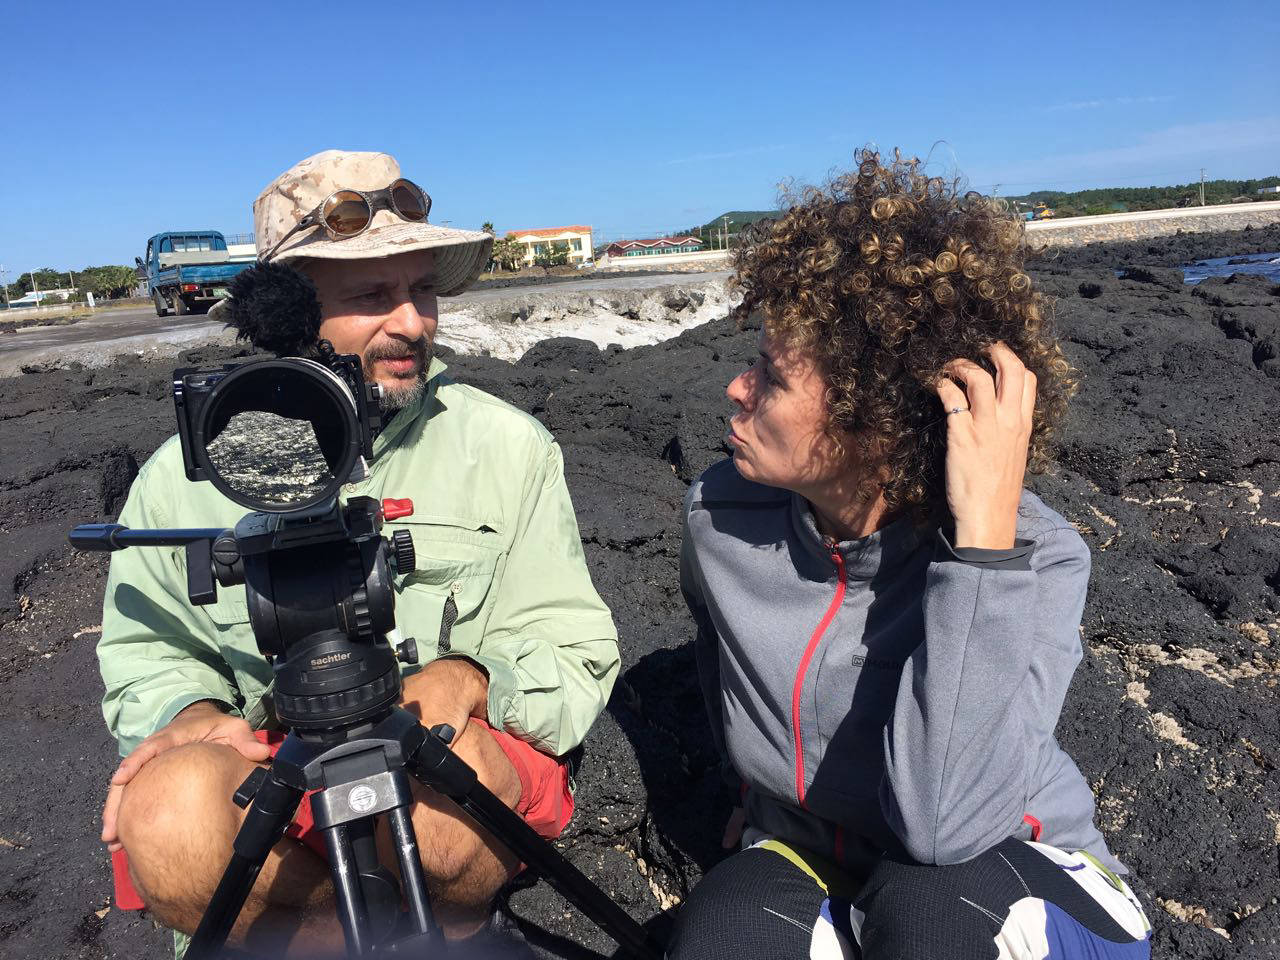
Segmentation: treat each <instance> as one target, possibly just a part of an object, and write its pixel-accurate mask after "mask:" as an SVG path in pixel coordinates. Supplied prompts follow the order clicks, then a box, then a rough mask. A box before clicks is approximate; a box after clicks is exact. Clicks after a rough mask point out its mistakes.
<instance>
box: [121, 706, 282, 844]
mask: <svg viewBox="0 0 1280 960" xmlns="http://www.w3.org/2000/svg"><path fill="white" fill-rule="evenodd" d="M197 742H203V743H223V744H226V745H227V746H229V747H232V748H234V749H235V750H236V751H237V752H238V753H239V754H240V755H241V756H242V757H244V758H245V759H246V760H252V761H253V762H254V763H262V762H263V761H264V760H266V759H267V758H268V757H270V756H271V749H270V748H269V747H268V746H267V745H266V744H265V743H262V742H260V741H259V740H258V739H257V738H256V737H254V735H253V731H252V730H251V729H250V728H249V724H248V723H246V722H245V721H244V720H242V719H240V718H239V717H233V716H231V715H230V714H226V713H223V712H222V711H221V710H220V709H218V707H217V706H215V705H214V704H213V703H210V702H209V701H208V700H201V701H199V702H197V703H193V704H191V706H189V707H187V708H186V709H184V710H183V711H182V712H180V713H179V714H178V715H177V716H176V717H174V718H173V720H172V721H171V722H170V723H169V725H168V726H166V727H163V728H162V729H160V730H157V731H156V732H155V733H153V734H152V735H151V736H149V737H147V739H145V740H143V741H142V742H141V743H140V744H138V746H137V748H135V749H134V751H133V753H131V754H129V756H127V757H125V758H124V759H123V760H121V761H120V766H119V767H117V768H116V772H115V774H113V775H112V777H111V787H110V789H109V790H108V791H107V804H106V806H105V807H104V808H103V810H102V839H103V842H105V843H106V844H107V849H108V850H111V851H112V852H115V851H116V850H119V849H120V837H119V836H118V835H117V833H116V817H117V816H118V814H119V812H120V798H121V796H122V795H123V794H124V786H125V784H126V783H128V782H129V781H130V780H132V779H133V778H134V777H135V776H137V773H138V771H139V770H141V769H142V767H143V766H144V765H145V764H146V763H147V761H149V760H152V759H154V758H155V757H157V756H159V755H160V754H161V753H164V751H166V750H172V749H173V748H174V747H181V746H183V745H184V744H188V743H197Z"/></svg>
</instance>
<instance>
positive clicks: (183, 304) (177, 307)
mask: <svg viewBox="0 0 1280 960" xmlns="http://www.w3.org/2000/svg"><path fill="white" fill-rule="evenodd" d="M173 312H174V314H176V315H177V316H179V317H185V316H186V315H187V314H188V313H190V312H191V308H190V307H189V306H187V301H185V300H183V299H182V294H180V293H174V295H173Z"/></svg>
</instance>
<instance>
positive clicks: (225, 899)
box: [71, 497, 663, 960]
mask: <svg viewBox="0 0 1280 960" xmlns="http://www.w3.org/2000/svg"><path fill="white" fill-rule="evenodd" d="M411 511H412V505H411V504H409V503H408V501H386V502H385V503H379V502H378V501H376V500H373V499H371V498H368V497H353V498H351V499H350V500H349V501H348V502H347V503H346V504H345V505H344V506H340V505H339V504H338V503H337V502H336V501H330V502H328V503H326V504H322V505H320V506H318V507H316V508H313V509H309V510H299V511H296V512H293V513H288V514H280V513H264V512H258V513H251V514H248V515H247V516H245V517H244V518H243V519H241V521H240V522H239V523H238V524H237V525H236V528H235V530H234V531H230V530H218V529H184V530H130V529H128V528H126V527H123V526H121V525H119V524H84V525H82V526H79V527H77V528H76V529H75V530H73V531H72V533H71V542H72V544H73V545H74V546H76V547H77V548H79V549H84V550H120V549H124V548H126V547H131V546H161V545H170V546H172V545H185V547H186V552H187V575H188V583H187V587H188V591H187V592H188V595H189V597H190V599H191V600H192V602H193V603H209V602H212V600H213V599H214V598H215V597H216V588H215V586H214V581H215V579H216V580H217V582H218V583H219V584H221V585H223V586H232V585H235V584H240V583H243V584H244V585H245V595H246V599H247V601H248V608H249V616H250V621H251V623H252V626H253V632H254V637H255V639H256V641H257V643H258V647H259V649H260V650H261V651H262V653H264V654H265V655H266V656H267V658H268V659H269V660H270V661H271V662H272V665H273V670H274V673H275V681H274V691H273V694H272V699H273V702H274V706H275V710H276V714H277V716H278V717H279V719H280V721H281V723H282V725H283V726H284V727H285V728H286V729H288V730H289V733H288V736H287V737H286V738H285V741H284V744H283V745H282V746H281V748H280V750H279V752H278V753H277V755H276V757H275V758H274V760H273V762H272V764H271V766H270V768H259V769H257V770H255V771H254V772H253V773H252V774H251V775H250V776H249V777H248V778H247V779H246V780H245V782H244V783H243V784H242V785H241V786H240V788H239V789H238V790H237V791H236V793H235V797H234V799H235V802H236V803H237V804H238V805H240V806H241V807H242V808H243V807H247V808H248V812H247V814H246V815H245V819H244V821H243V823H242V824H241V827H240V830H239V831H238V832H237V834H236V837H235V840H234V842H233V845H232V855H231V859H230V862H229V863H228V865H227V867H226V870H225V871H224V872H223V875H222V878H221V880H220V881H219V883H218V886H217V888H216V890H215V891H214V895H213V897H212V899H211V900H210V902H209V906H208V908H207V909H206V910H205V913H204V915H203V917H202V918H201V921H200V924H199V926H198V927H197V929H196V932H195V934H194V936H193V938H192V942H191V945H190V948H189V950H188V954H187V955H188V956H189V957H190V958H192V960H209V958H214V957H217V956H218V955H219V953H220V951H221V950H222V948H223V946H224V944H225V943H226V938H227V935H228V934H229V933H230V931H231V929H232V927H233V926H234V925H235V921H236V919H237V917H238V916H239V914H240V911H241V909H242V908H243V906H244V903H245V900H246V899H247V898H248V895H249V892H250V891H251V890H252V889H253V885H254V881H255V880H256V878H257V876H258V873H259V871H260V870H261V868H262V865H263V863H264V862H265V861H266V858H267V855H268V854H269V853H270V851H271V849H272V847H273V846H275V844H276V843H278V842H279V841H280V839H281V838H282V837H283V836H284V833H285V830H286V828H287V827H288V825H289V823H290V822H291V821H292V819H293V816H294V813H295V812H296V810H297V808H298V805H299V803H301V801H302V797H303V795H304V793H305V792H306V791H308V790H312V791H316V792H315V793H314V794H313V795H312V796H311V807H312V810H313V812H314V814H315V822H316V826H317V827H319V828H320V829H321V830H322V831H323V833H324V837H325V844H326V847H327V852H328V855H329V856H328V858H329V865H330V871H331V874H332V877H333V886H334V896H335V900H336V904H337V909H338V916H339V920H340V922H341V925H342V930H343V935H344V939H345V940H346V947H347V954H348V956H349V957H351V958H383V957H406V956H410V955H414V956H424V955H425V956H431V955H433V953H436V952H441V951H442V948H443V947H444V946H445V943H444V938H443V935H442V934H441V932H440V930H439V928H438V926H437V925H436V923H435V919H434V917H433V916H432V911H431V904H430V899H429V897H428V893H427V885H426V881H425V877H424V875H423V870H422V864H421V861H420V860H419V857H418V845H417V839H416V837H415V835H414V829H413V822H412V820H411V818H410V815H409V809H410V805H411V803H412V802H413V796H412V792H411V789H410V785H409V776H411V775H412V776H413V777H415V778H416V779H417V780H419V781H420V782H421V783H422V784H424V785H425V786H427V787H429V788H430V789H432V790H434V791H436V792H437V793H439V794H441V795H443V796H446V797H448V798H450V799H451V800H453V801H454V802H455V803H456V804H457V805H458V806H459V807H461V808H462V810H463V811H464V812H466V813H467V814H468V815H469V816H470V817H471V818H472V820H474V821H475V822H476V823H477V824H478V825H479V826H480V827H482V828H483V829H485V830H487V831H489V833H491V834H492V835H493V836H494V837H495V838H496V839H497V840H498V841H499V842H501V843H502V844H504V845H505V846H506V847H507V848H508V849H509V850H510V851H511V852H512V853H513V854H515V855H516V856H518V857H519V858H520V859H521V860H522V861H524V863H525V864H527V865H528V866H529V867H531V868H532V869H534V870H535V871H537V872H538V873H539V874H540V875H541V876H542V877H544V878H545V879H546V880H547V881H548V882H549V883H550V884H551V886H552V887H554V888H555V889H556V890H557V891H558V892H559V893H560V894H562V895H563V896H564V897H565V898H566V899H568V900H569V901H570V902H571V903H573V904H574V905H575V906H577V907H578V908H579V909H580V910H582V912H583V913H584V914H586V916H587V917H588V918H589V919H590V920H592V921H593V922H594V923H595V924H597V925H598V926H599V927H600V928H601V929H603V930H604V931H605V932H606V933H608V934H609V935H610V936H611V937H613V939H614V940H616V941H617V942H618V943H619V944H620V945H621V946H622V947H623V948H624V949H625V950H627V951H628V952H629V953H630V954H632V955H634V956H636V957H639V958H642V960H660V958H661V957H662V954H663V951H662V948H661V947H660V946H659V945H658V944H656V943H655V942H654V940H653V939H652V938H651V937H650V936H649V934H648V933H646V931H645V930H644V929H643V928H642V927H641V926H640V925H639V924H637V923H636V922H635V921H634V920H632V919H631V918H630V917H629V916H627V915H626V913H624V912H623V911H622V909H621V908H619V907H618V905H617V904H616V903H614V902H613V901H612V900H610V899H609V898H608V897H607V896H606V895H605V894H604V892H603V891H602V890H600V889H599V888H598V887H597V886H596V885H595V884H593V883H592V882H591V881H590V880H588V879H587V877H586V876H584V875H583V874H582V873H581V872H580V871H579V870H578V869H577V868H576V867H574V866H573V864H571V863H570V862H569V861H568V860H566V859H565V858H564V857H563V856H562V855H561V854H560V853H559V852H558V851H557V850H556V849H555V848H554V847H553V846H551V844H549V843H547V841H545V840H544V839H542V838H541V837H539V836H538V835H537V833H535V832H534V830H533V829H532V828H531V827H530V826H529V825H528V824H526V823H525V822H524V820H522V819H521V818H520V816H519V815H518V814H516V813H514V812H513V811H512V810H510V809H508V808H507V806H506V805H505V804H504V803H503V802H502V801H501V800H499V799H498V798H497V797H496V796H494V794H493V793H492V792H490V791H489V790H488V789H487V788H485V786H484V785H483V784H481V783H480V782H479V779H478V777H477V775H476V772H475V771H474V770H473V769H472V768H471V767H470V766H468V765H467V764H466V763H465V762H464V761H463V760H462V759H461V758H459V757H458V756H457V755H456V754H455V753H454V752H453V751H452V750H451V749H450V748H449V744H450V743H452V741H453V738H454V734H455V731H454V730H453V729H452V728H451V727H449V726H448V725H447V724H441V725H439V726H436V727H434V728H432V729H431V730H430V731H428V730H426V729H425V728H423V726H422V725H421V724H420V723H418V721H417V719H416V718H415V717H413V715H412V714H410V713H408V712H407V711H405V710H403V709H402V708H400V707H399V706H398V704H399V700H400V692H401V680H400V672H399V668H398V666H397V664H396V661H397V659H399V660H403V661H406V662H410V663H416V662H417V659H418V657H417V648H416V644H415V643H414V642H413V641H412V640H404V641H403V642H402V643H401V644H400V645H399V646H398V647H397V648H396V649H395V650H393V649H392V647H391V645H390V643H389V642H388V639H387V631H388V630H389V629H390V628H391V627H392V626H393V625H394V616H393V610H394V596H395V595H394V590H393V589H392V587H391V582H392V581H391V571H392V570H396V571H399V572H404V571H407V570H412V569H413V568H414V565H415V557H414V550H413V543H412V539H411V537H410V535H409V533H408V531H405V530H398V531H396V532H395V534H394V535H393V536H392V538H391V539H389V540H388V539H384V538H383V537H382V536H381V535H380V530H381V526H382V522H383V520H384V519H386V518H393V517H395V516H405V515H408V514H409V513H410V512H411ZM377 816H386V817H387V819H388V821H389V824H390V827H391V832H392V836H393V838H394V841H395V845H396V856H397V860H398V865H399V868H400V877H401V879H402V881H403V884H404V890H403V899H404V902H405V903H406V904H407V907H408V913H407V917H406V920H407V922H408V924H409V926H410V927H411V931H410V932H409V933H408V935H406V936H400V937H399V938H397V933H398V931H397V929H396V928H397V926H398V925H400V924H401V911H400V905H401V898H402V891H401V890H400V886H399V884H397V882H396V879H395V876H394V875H393V874H392V873H391V871H390V870H388V869H387V868H386V867H385V866H383V865H382V864H380V863H379V861H378V854H377V849H376V845H375V842H374V818H375V817H377Z"/></svg>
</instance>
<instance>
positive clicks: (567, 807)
mask: <svg viewBox="0 0 1280 960" xmlns="http://www.w3.org/2000/svg"><path fill="white" fill-rule="evenodd" d="M471 722H472V723H476V724H479V725H480V726H482V727H484V729H485V730H487V731H488V732H489V735H490V736H491V737H493V739H494V741H495V742H496V743H497V744H498V746H499V747H501V748H502V752H503V753H504V754H505V755H506V757H507V759H508V760H509V761H511V765H512V766H513V767H515V770H516V775H517V776H519V778H520V802H519V803H517V804H516V813H518V814H520V816H521V817H523V818H524V821H525V823H527V824H529V826H531V827H533V829H534V830H535V831H536V832H537V833H538V835H539V836H541V837H545V838H546V839H548V840H554V839H555V838H556V837H558V836H560V832H561V831H562V830H564V828H565V824H567V823H568V822H569V818H570V817H572V816H573V794H572V793H571V792H570V790H569V768H568V766H567V765H566V764H565V763H564V762H563V761H560V760H557V759H556V758H555V757H549V756H547V755H546V754H545V753H542V752H540V751H539V750H537V749H536V748H534V747H532V746H530V745H529V744H528V743H525V742H524V741H523V740H519V739H517V738H516V737H513V736H511V734H509V733H507V732H506V731H505V730H495V729H494V728H493V727H491V726H489V725H488V724H487V723H485V722H484V721H483V720H479V719H477V718H476V717H472V718H471ZM254 736H256V737H257V738H258V739H259V740H261V741H262V742H263V743H265V744H267V745H269V746H270V747H271V755H272V756H273V757H274V756H275V755H276V751H277V750H279V749H280V746H281V744H283V743H284V737H285V735H284V734H283V733H278V732H276V731H274V730H271V731H268V730H259V731H257V732H256V733H255V734H254ZM313 792H314V791H308V792H307V793H306V794H304V795H303V797H302V802H301V803H299V804H298V811H297V813H295V814H294V815H293V822H292V823H290V824H289V826H288V828H287V829H286V830H285V836H286V837H292V838H293V839H295V840H297V841H298V842H300V843H302V844H305V845H306V846H307V847H308V848H309V849H310V850H313V851H314V852H315V853H317V854H319V855H320V856H321V857H324V858H325V859H326V860H327V859H328V852H327V851H326V849H325V843H324V835H323V834H322V833H321V831H319V830H317V829H316V826H315V820H314V819H313V817H312V814H311V794H312V793H313ZM111 868H112V872H113V873H114V874H115V888H116V889H115V894H116V895H115V906H116V908H117V909H118V910H141V909H143V907H145V906H146V904H144V903H143V902H142V898H141V897H139V896H138V892H137V890H135V889H134V886H133V883H132V882H131V881H130V879H129V859H128V857H127V856H126V854H125V852H124V851H123V850H117V851H116V852H115V853H113V854H112V855H111Z"/></svg>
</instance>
